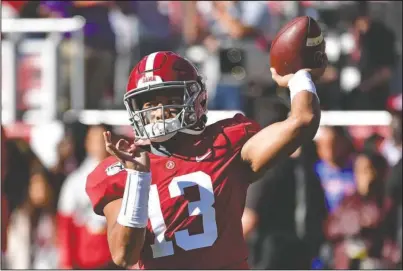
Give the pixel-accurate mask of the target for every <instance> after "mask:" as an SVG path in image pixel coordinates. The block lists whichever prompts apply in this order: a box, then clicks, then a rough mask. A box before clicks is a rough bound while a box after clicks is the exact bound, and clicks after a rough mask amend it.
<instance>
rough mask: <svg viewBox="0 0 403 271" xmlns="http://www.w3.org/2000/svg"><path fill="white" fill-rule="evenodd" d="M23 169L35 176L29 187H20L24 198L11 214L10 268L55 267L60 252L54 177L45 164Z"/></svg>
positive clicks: (31, 177) (8, 241) (9, 233)
mask: <svg viewBox="0 0 403 271" xmlns="http://www.w3.org/2000/svg"><path fill="white" fill-rule="evenodd" d="M19 170H24V171H26V172H31V175H30V179H29V184H28V188H27V189H24V188H22V187H20V193H21V194H22V196H23V197H24V200H23V202H22V203H21V204H20V205H18V206H17V207H16V208H15V209H14V210H13V212H12V214H11V217H10V223H9V230H8V239H7V243H8V244H7V247H8V250H7V268H10V269H55V268H57V260H58V257H57V256H58V253H57V249H56V239H55V237H56V225H55V209H54V204H53V202H54V201H55V198H54V193H53V191H54V190H53V187H52V180H51V179H52V176H51V175H50V174H49V172H48V171H47V170H46V169H45V168H44V167H43V166H41V165H37V166H34V167H33V168H31V169H29V168H19Z"/></svg>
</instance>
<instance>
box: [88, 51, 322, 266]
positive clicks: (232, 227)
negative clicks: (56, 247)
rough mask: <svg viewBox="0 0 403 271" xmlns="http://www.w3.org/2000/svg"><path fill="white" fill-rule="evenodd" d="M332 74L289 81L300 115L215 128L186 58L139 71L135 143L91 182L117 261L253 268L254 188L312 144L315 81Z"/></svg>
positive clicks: (158, 58) (304, 74) (149, 59)
mask: <svg viewBox="0 0 403 271" xmlns="http://www.w3.org/2000/svg"><path fill="white" fill-rule="evenodd" d="M325 66H326V63H323V67H322V68H319V69H315V70H309V69H303V70H300V71H298V72H296V73H295V74H289V75H286V76H280V75H278V74H277V73H276V71H275V70H274V69H271V72H272V77H273V79H274V81H276V82H277V84H278V85H279V86H282V87H288V88H289V89H290V94H291V101H292V103H291V113H290V115H289V117H288V119H286V120H285V121H283V122H278V123H275V124H272V125H270V126H268V127H265V128H260V127H259V125H258V124H257V123H255V122H254V121H252V120H250V119H248V118H246V117H245V116H243V115H241V114H237V115H235V116H234V117H233V118H229V119H225V120H221V121H219V122H216V123H214V124H212V125H209V126H206V122H207V91H206V88H205V85H204V82H203V80H202V76H201V75H200V74H199V72H198V71H197V69H196V68H195V67H194V66H193V64H191V63H190V62H189V61H188V60H186V59H185V58H183V57H181V56H179V55H178V54H175V53H173V52H155V53H152V54H150V55H148V56H146V57H144V58H143V59H142V60H141V61H140V62H139V63H138V64H137V65H136V66H135V67H134V68H133V70H132V72H131V74H130V77H129V80H128V84H127V92H126V94H125V97H124V103H125V106H126V108H127V111H128V113H129V115H130V121H131V125H132V127H133V130H134V136H135V140H134V142H131V143H129V142H127V141H125V140H123V139H121V140H120V141H118V142H117V144H113V143H112V141H111V135H110V133H109V132H106V133H105V134H104V139H105V147H106V149H107V150H108V152H109V153H110V154H111V156H110V157H108V158H107V159H105V160H104V161H103V162H101V163H100V164H99V165H98V166H97V168H96V169H95V170H94V171H93V172H92V173H91V174H89V176H88V178H87V184H86V191H87V194H88V196H89V198H90V199H91V202H92V204H93V208H94V211H95V212H96V213H97V214H99V215H104V216H105V217H106V219H107V228H108V230H107V231H108V232H107V235H108V243H109V249H110V252H111V255H112V258H113V260H114V262H115V263H116V264H118V265H120V266H122V267H124V268H131V267H132V266H133V265H135V264H138V266H139V268H141V269H247V268H248V265H247V257H248V252H247V247H246V244H245V241H244V238H243V235H242V224H241V217H242V214H243V210H244V204H245V197H246V192H247V188H248V186H249V184H250V183H251V182H253V181H255V180H257V179H258V178H259V175H260V174H261V173H264V172H265V171H266V169H267V168H268V167H270V166H271V165H273V164H274V163H276V161H278V160H281V159H282V158H285V157H288V156H289V155H290V154H292V153H293V152H294V151H295V150H296V149H297V148H298V147H299V146H300V145H301V144H302V143H303V142H305V141H308V140H311V139H312V138H313V137H314V135H315V134H316V132H317V129H318V127H319V121H320V109H319V99H318V98H317V94H316V89H315V85H314V83H313V81H314V79H315V78H318V77H320V76H321V75H322V73H323V70H324V68H325Z"/></svg>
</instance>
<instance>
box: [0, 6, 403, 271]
mask: <svg viewBox="0 0 403 271" xmlns="http://www.w3.org/2000/svg"><path fill="white" fill-rule="evenodd" d="M318 3H319V4H318ZM1 5H2V18H7V17H8V18H18V17H20V18H66V17H72V16H76V15H79V16H82V17H84V18H85V19H86V25H85V27H84V33H85V39H84V43H85V56H84V60H85V70H84V72H85V79H86V80H85V94H86V99H85V100H86V108H87V109H103V108H114V109H123V108H124V106H123V103H122V100H123V93H124V89H125V84H126V80H127V77H128V73H129V71H130V67H132V66H133V64H134V63H136V62H137V61H138V60H140V59H141V58H142V57H143V56H145V55H147V54H149V53H151V52H154V51H159V50H172V51H176V52H179V53H181V54H183V55H184V56H186V57H187V58H189V59H190V60H191V61H193V62H194V63H195V64H196V65H197V66H198V67H199V68H200V69H201V71H202V73H203V74H205V76H206V77H207V87H208V91H209V107H210V109H216V110H242V111H243V112H245V114H246V115H247V116H249V117H251V118H254V119H255V120H257V121H258V122H260V124H261V125H263V126H266V125H269V124H271V123H274V122H277V121H280V120H283V119H284V118H286V116H287V114H288V110H289V104H288V100H289V98H288V94H287V92H286V91H285V90H283V89H278V88H277V87H276V86H275V85H274V84H273V82H272V81H271V78H270V74H269V65H268V61H269V60H268V53H269V50H270V43H271V40H272V39H273V38H274V36H275V34H276V32H277V31H278V30H279V28H280V27H281V25H283V24H284V23H285V22H287V21H288V20H289V19H291V18H293V17H295V16H298V15H304V14H306V15H309V16H312V17H314V18H315V19H318V20H319V22H321V24H322V28H323V30H324V33H325V36H326V41H327V51H328V56H329V63H330V64H329V67H328V69H327V71H326V73H325V75H324V76H323V78H322V80H321V81H320V82H318V86H317V88H318V93H319V97H320V100H321V105H322V107H323V109H325V110H388V111H389V112H390V113H391V115H392V122H391V124H390V127H388V128H387V132H386V133H385V134H382V135H379V134H372V135H371V136H369V137H368V138H366V139H365V140H364V141H363V142H361V143H362V144H356V143H357V142H355V141H354V140H353V138H352V137H351V136H350V134H349V130H348V129H345V127H341V126H328V127H321V129H320V131H319V134H318V137H317V140H315V141H313V142H310V143H309V144H306V145H304V146H302V147H301V148H300V149H299V150H297V151H296V152H295V153H294V154H293V155H292V156H291V157H289V158H288V159H287V160H285V161H283V162H281V163H280V164H278V165H276V166H275V167H273V168H272V169H270V170H269V171H268V172H267V173H266V175H265V176H264V177H263V178H262V180H261V181H260V182H257V183H255V184H253V185H251V186H250V188H249V190H248V198H247V203H246V208H245V212H244V217H243V226H244V235H245V238H246V240H247V242H248V244H249V247H250V257H249V264H250V267H251V268H254V269H305V268H313V269H324V268H325V269H387V268H401V261H402V256H401V251H402V250H401V249H402V247H401V245H402V190H401V189H402V172H401V168H402V160H401V152H402V145H401V144H402V126H401V92H402V88H401V86H402V83H401V34H400V33H401V17H402V16H401V2H396V3H395V2H392V1H390V2H389V1H369V2H355V1H346V3H343V2H341V1H321V2H316V1H299V2H297V1H284V2H281V1H270V2H269V1H256V2H253V1H252V2H247V1H222V2H220V1H215V2H205V1H190V2H185V1H183V2H181V1H153V2H152V1H127V2H123V1H2V3H1ZM399 5H400V6H399ZM386 14H388V15H387V16H385V15H386ZM399 20H400V21H399ZM2 35H3V33H2ZM46 35H48V34H47V33H26V34H24V35H23V36H22V37H20V38H22V39H42V38H44V37H45V36H46ZM5 38H7V37H6V36H5ZM74 42H76V41H74V40H72V39H70V36H69V34H68V33H67V34H66V35H65V37H64V39H63V41H62V43H61V44H60V54H61V55H60V56H61V66H60V68H61V69H60V73H61V77H60V78H61V82H60V88H61V89H60V90H59V92H58V93H59V94H58V95H60V99H59V101H60V104H59V105H58V107H59V110H60V111H65V110H67V109H69V103H70V99H71V97H70V91H69V89H70V87H71V86H70V85H69V84H70V77H71V76H73V75H72V74H71V72H70V71H71V70H70V69H69V67H70V65H73V64H72V63H71V59H72V58H73V57H74V55H75V54H77V50H76V46H75V44H74ZM20 80H27V79H26V77H24V76H22V77H21V78H20ZM21 85H23V84H21ZM21 95H22V94H21ZM399 95H400V96H399ZM395 96H396V97H397V98H396V97H395ZM399 101H400V102H399ZM64 125H65V129H64V130H65V136H64V137H63V138H62V140H61V141H60V142H59V143H58V147H57V163H56V164H55V165H53V166H51V167H46V166H45V165H44V163H43V162H42V161H41V160H40V159H39V158H38V155H37V153H35V152H34V151H33V150H32V149H31V147H30V144H29V143H28V142H27V141H26V140H24V139H20V138H12V137H8V136H7V133H6V132H5V131H4V130H3V127H2V131H1V132H2V136H1V144H2V147H1V155H2V158H1V161H2V165H1V174H2V175H1V183H2V189H1V191H2V198H1V200H2V204H1V206H2V213H1V217H2V259H1V263H2V267H6V268H10V269H30V268H34V269H56V268H63V269H117V267H116V266H115V265H114V264H113V262H112V260H111V258H110V254H109V250H108V245H107V240H106V221H105V219H104V218H103V217H100V216H97V215H95V214H94V212H93V211H92V209H91V203H90V201H89V199H88V197H87V195H86V193H85V180H86V175H87V174H88V173H89V172H90V171H91V170H92V169H93V168H94V167H95V166H96V165H97V163H98V162H99V161H101V160H102V159H104V158H105V157H106V156H107V153H106V152H105V148H104V143H103V138H102V132H103V131H106V130H113V128H112V127H108V126H107V125H103V124H102V125H95V126H86V125H84V124H81V123H79V122H78V121H72V122H66V123H65V124H64ZM115 137H116V138H117V137H118V136H117V135H115ZM119 137H121V136H120V135H119ZM37 151H38V150H37Z"/></svg>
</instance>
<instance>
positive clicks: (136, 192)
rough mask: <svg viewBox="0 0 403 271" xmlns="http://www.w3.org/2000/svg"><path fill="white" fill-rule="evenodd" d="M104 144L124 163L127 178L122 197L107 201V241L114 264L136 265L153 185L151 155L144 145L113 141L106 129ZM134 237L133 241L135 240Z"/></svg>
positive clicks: (141, 246)
mask: <svg viewBox="0 0 403 271" xmlns="http://www.w3.org/2000/svg"><path fill="white" fill-rule="evenodd" d="M104 140H105V147H106V149H107V151H108V152H109V153H110V154H112V155H114V156H115V157H116V158H117V159H118V160H119V161H120V162H121V163H122V164H123V166H124V167H125V170H126V171H127V180H126V186H125V191H124V195H123V198H121V199H117V200H115V201H112V202H110V203H108V204H107V205H106V206H105V208H104V214H105V216H106V219H107V221H108V243H109V249H110V252H111V254H112V258H113V261H114V262H115V264H117V265H119V266H122V267H124V268H128V267H131V266H133V265H135V264H136V263H137V261H138V259H139V256H140V252H141V250H142V248H143V245H144V236H145V228H146V226H147V222H148V197H149V192H150V186H151V173H150V158H149V157H148V154H147V152H146V151H144V150H143V149H141V148H139V147H138V146H136V145H134V144H132V145H129V143H128V142H127V141H125V140H122V139H121V140H120V141H119V142H118V143H117V144H116V146H115V145H113V144H112V141H111V134H110V132H106V133H104ZM133 241H134V242H133Z"/></svg>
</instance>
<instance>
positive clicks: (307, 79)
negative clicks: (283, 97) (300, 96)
mask: <svg viewBox="0 0 403 271" xmlns="http://www.w3.org/2000/svg"><path fill="white" fill-rule="evenodd" d="M288 88H289V89H290V98H291V102H292V100H293V99H294V97H295V95H297V93H299V92H301V91H309V92H311V93H313V94H315V96H316V98H318V101H319V97H318V94H317V93H316V87H315V84H314V83H313V81H312V78H311V74H310V73H309V72H307V71H305V70H299V71H297V72H296V73H295V74H294V76H293V77H292V78H291V79H290V81H289V82H288Z"/></svg>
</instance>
